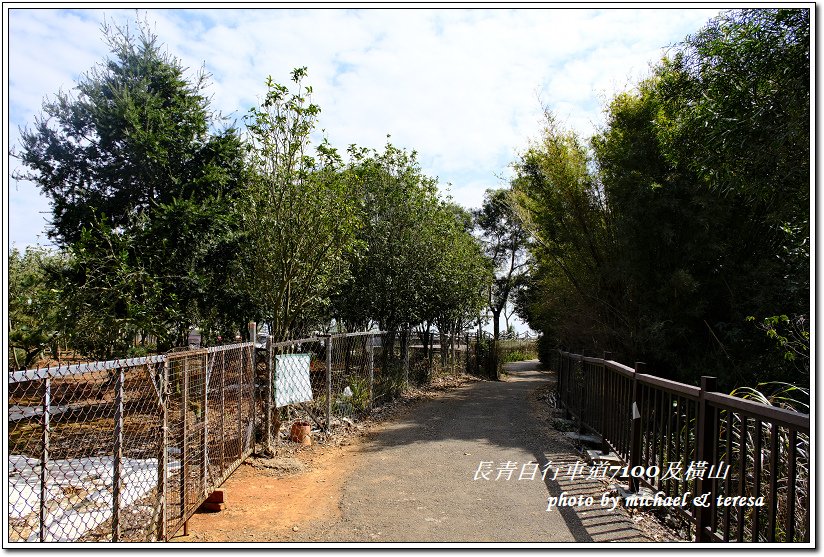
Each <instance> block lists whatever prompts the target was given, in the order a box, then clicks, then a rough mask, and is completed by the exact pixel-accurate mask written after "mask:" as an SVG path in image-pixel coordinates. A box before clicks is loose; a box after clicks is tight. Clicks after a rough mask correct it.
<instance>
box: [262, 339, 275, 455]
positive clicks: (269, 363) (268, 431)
mask: <svg viewBox="0 0 824 557" xmlns="http://www.w3.org/2000/svg"><path fill="white" fill-rule="evenodd" d="M273 354H274V347H273V346H272V337H270V336H267V337H266V389H265V395H266V402H265V404H264V408H265V409H266V416H265V419H264V426H263V427H264V431H263V443H264V446H265V447H266V451H268V452H271V451H272V398H273V397H272V395H273V389H272V387H273V380H272V379H273V377H272V376H273V371H274V370H273V369H272V368H273V367H274V365H273V363H274V357H273Z"/></svg>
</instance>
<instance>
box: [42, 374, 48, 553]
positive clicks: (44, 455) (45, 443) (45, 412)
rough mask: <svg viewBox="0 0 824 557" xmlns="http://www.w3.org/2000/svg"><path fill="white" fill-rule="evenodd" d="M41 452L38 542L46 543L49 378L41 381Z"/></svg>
mask: <svg viewBox="0 0 824 557" xmlns="http://www.w3.org/2000/svg"><path fill="white" fill-rule="evenodd" d="M43 384H44V389H43V416H42V417H41V426H42V428H43V450H42V451H41V452H40V541H41V542H44V541H46V516H47V512H46V500H47V499H48V496H49V406H51V378H50V377H46V379H45V380H44V381H43Z"/></svg>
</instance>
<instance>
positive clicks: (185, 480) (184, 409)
mask: <svg viewBox="0 0 824 557" xmlns="http://www.w3.org/2000/svg"><path fill="white" fill-rule="evenodd" d="M180 411H181V413H182V414H183V416H182V421H183V427H182V428H181V432H180V433H181V440H180V472H179V474H180V486H179V489H180V516H181V517H184V518H185V517H186V501H187V500H188V497H187V488H188V484H189V450H188V445H189V358H188V357H186V356H184V357H183V396H182V397H181V405H180ZM188 533H189V521H188V520H186V521H184V522H183V535H184V536H186V535H188Z"/></svg>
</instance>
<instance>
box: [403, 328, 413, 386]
mask: <svg viewBox="0 0 824 557" xmlns="http://www.w3.org/2000/svg"><path fill="white" fill-rule="evenodd" d="M410 337H411V335H410V332H409V329H404V330H403V332H402V333H401V350H402V351H403V354H401V361H402V362H403V382H404V389H408V388H409V341H410V340H411V338H410Z"/></svg>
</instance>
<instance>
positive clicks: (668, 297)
mask: <svg viewBox="0 0 824 557" xmlns="http://www.w3.org/2000/svg"><path fill="white" fill-rule="evenodd" d="M591 147H592V155H593V156H594V158H593V159H592V160H591V161H590V160H589V158H588V153H587V150H586V148H585V147H584V146H583V144H582V143H581V142H580V141H578V140H577V138H574V137H573V136H572V135H571V134H567V133H565V132H563V131H562V130H559V129H558V128H557V126H552V125H550V126H548V127H547V129H546V130H545V132H544V134H543V137H542V138H541V140H540V141H538V142H536V143H535V144H533V146H532V147H531V148H530V149H529V150H528V151H527V152H526V153H525V154H524V156H522V157H521V160H520V161H519V162H518V163H517V164H516V178H515V180H514V181H513V190H514V191H515V195H516V200H517V207H518V209H519V214H520V215H521V217H522V219H523V220H524V222H525V223H526V226H527V228H528V229H529V230H530V231H531V232H532V233H533V236H534V238H535V246H534V248H533V252H534V254H535V257H536V266H535V273H534V276H533V277H531V279H530V281H529V284H528V287H527V289H526V290H525V292H524V295H523V296H521V297H519V302H518V303H519V305H520V306H521V307H523V308H525V309H526V314H527V316H528V318H529V320H530V322H531V323H534V325H533V326H534V327H535V326H537V327H539V328H541V329H542V330H543V331H544V332H545V333H546V335H545V336H546V337H548V338H552V339H554V340H555V342H557V343H558V344H561V345H566V346H567V347H573V348H576V349H581V348H589V349H596V350H604V349H606V350H611V351H613V352H614V353H615V354H616V356H617V357H618V358H619V359H624V360H626V361H634V360H644V361H646V362H647V363H648V364H649V365H650V369H652V370H654V372H655V373H658V374H661V375H668V376H671V377H673V378H677V379H682V380H688V381H694V380H696V379H697V377H698V376H699V375H702V374H713V375H717V376H718V377H719V379H720V380H721V384H722V387H732V386H735V385H746V384H754V383H756V382H758V381H762V380H771V379H772V380H774V379H779V380H785V381H786V380H792V381H794V382H798V381H801V382H804V381H805V379H804V375H805V372H804V371H803V370H802V372H801V374H800V376H799V372H798V370H797V366H798V365H799V363H801V364H802V365H803V364H804V362H805V358H798V360H796V361H793V360H795V358H794V357H793V358H786V355H787V353H792V354H793V355H796V352H795V351H794V350H795V349H797V350H798V351H799V352H798V353H799V354H803V347H804V342H803V339H804V338H805V334H806V331H805V330H804V327H805V326H806V323H807V321H808V320H807V318H806V316H807V315H809V239H810V238H809V11H808V10H785V9H757V10H740V11H731V12H725V13H723V14H722V15H721V16H719V17H718V18H715V19H713V20H712V21H710V22H709V23H708V25H707V26H706V27H705V28H704V29H702V30H700V31H699V32H698V33H696V34H695V35H692V36H690V37H687V39H686V40H685V41H684V42H683V43H681V44H680V45H677V46H676V47H675V48H674V49H673V50H672V55H671V56H670V57H669V58H667V59H664V60H663V61H662V62H661V63H660V64H659V65H658V66H656V67H655V69H654V71H653V73H652V75H651V76H650V77H649V78H648V79H646V80H644V81H643V82H641V83H640V84H639V85H638V87H637V88H636V89H634V90H633V91H630V92H627V93H623V94H620V95H618V96H616V97H615V98H614V99H613V101H612V102H611V103H610V105H609V107H608V109H607V123H606V125H605V127H604V128H603V129H602V130H601V131H600V133H598V134H597V135H596V136H595V137H594V138H592V141H591ZM790 323H792V327H789V324H790ZM762 329H763V330H762ZM785 329H787V330H785ZM764 330H766V331H767V334H766V335H765V334H764ZM785 333H786V334H785ZM773 341H775V342H777V344H779V347H784V348H786V347H787V346H792V347H793V350H775V349H774V346H773ZM782 343H784V344H782Z"/></svg>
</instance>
